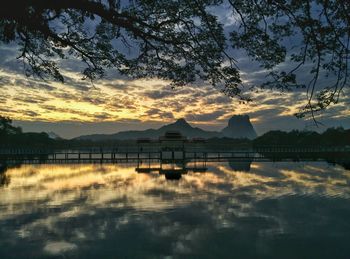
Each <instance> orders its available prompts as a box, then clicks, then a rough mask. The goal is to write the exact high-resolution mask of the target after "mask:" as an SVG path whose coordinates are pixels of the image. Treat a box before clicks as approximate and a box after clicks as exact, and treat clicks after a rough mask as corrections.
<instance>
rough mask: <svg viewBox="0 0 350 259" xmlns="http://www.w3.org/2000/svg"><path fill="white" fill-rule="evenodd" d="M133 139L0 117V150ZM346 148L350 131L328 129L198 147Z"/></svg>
mask: <svg viewBox="0 0 350 259" xmlns="http://www.w3.org/2000/svg"><path fill="white" fill-rule="evenodd" d="M136 145H137V143H136V140H104V141H92V140H76V139H75V140H74V139H73V140H66V139H52V138H50V137H49V135H48V134H47V133H45V132H42V133H23V132H22V129H21V128H20V127H14V126H13V125H12V120H11V119H10V118H7V117H2V116H0V148H7V147H11V148H22V147H23V148H62V149H63V148H65V149H67V148H68V149H74V148H93V147H102V148H115V147H131V146H133V147H135V146H136ZM280 145H283V146H346V145H349V146H350V129H347V130H345V129H343V128H341V127H339V128H329V129H327V130H326V131H325V132H323V133H317V132H314V131H298V130H293V131H290V132H284V131H279V130H278V131H269V132H267V133H265V134H264V135H262V136H260V137H258V138H256V139H255V140H249V139H230V138H212V139H208V140H206V141H205V143H203V144H200V145H199V146H202V147H203V148H210V149H232V148H236V149H244V148H250V147H252V146H280Z"/></svg>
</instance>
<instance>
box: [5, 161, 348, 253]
mask: <svg viewBox="0 0 350 259" xmlns="http://www.w3.org/2000/svg"><path fill="white" fill-rule="evenodd" d="M0 176H1V181H0V183H1V185H2V186H1V187H0V248H1V249H0V258H12V257H13V258H31V257H32V258H40V257H58V258H62V257H65V258H72V257H77V258H78V257H79V258H126V257H127V258H164V257H169V258H193V257H196V258H198V257H200V258H256V257H258V258H349V256H350V248H349V243H350V188H349V186H350V171H347V170H345V169H343V168H342V167H340V166H330V165H328V164H327V163H323V162H313V163H287V162H286V163H252V164H249V163H247V164H244V163H236V162H230V163H228V162H227V163H212V164H209V165H208V171H207V172H204V173H203V172H202V173H193V172H192V173H191V172H189V173H188V174H186V175H183V176H182V178H181V179H180V180H179V181H167V180H166V179H165V178H164V176H162V175H159V174H157V173H149V174H141V173H136V172H135V165H93V164H81V165H22V166H17V167H13V168H8V169H7V170H6V171H5V172H4V173H2V174H1V175H0Z"/></svg>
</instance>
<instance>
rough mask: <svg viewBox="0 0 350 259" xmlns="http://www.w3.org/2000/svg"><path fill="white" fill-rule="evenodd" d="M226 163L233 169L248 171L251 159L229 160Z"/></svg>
mask: <svg viewBox="0 0 350 259" xmlns="http://www.w3.org/2000/svg"><path fill="white" fill-rule="evenodd" d="M228 164H229V166H230V168H231V169H232V170H233V171H241V172H249V171H250V165H251V164H252V161H230V162H229V163H228Z"/></svg>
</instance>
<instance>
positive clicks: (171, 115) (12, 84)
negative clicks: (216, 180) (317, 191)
mask: <svg viewBox="0 0 350 259" xmlns="http://www.w3.org/2000/svg"><path fill="white" fill-rule="evenodd" d="M217 12H221V10H217ZM223 14H224V13H223ZM221 19H223V21H222V22H223V23H224V24H225V26H226V27H227V26H229V25H230V23H231V22H232V19H233V18H232V17H230V16H229V15H226V14H225V15H222V16H221ZM235 54H236V55H235V56H236V57H238V58H237V60H238V65H239V67H240V69H241V76H242V79H243V82H244V83H245V84H247V85H249V84H250V83H252V82H254V81H257V80H262V79H263V78H264V77H265V75H266V71H265V70H264V69H262V68H261V67H260V66H259V65H258V64H256V63H255V62H253V61H252V60H251V59H250V58H248V57H247V56H245V55H244V53H243V52H241V51H238V53H235ZM18 55H19V50H18V46H16V45H15V44H4V43H0V56H1V59H0V103H1V105H0V115H3V116H9V117H10V118H12V119H13V120H14V124H15V125H18V126H21V127H22V128H23V130H24V131H34V132H42V131H45V132H51V131H53V132H55V133H56V134H58V135H60V136H61V137H64V138H73V137H76V136H80V135H87V134H94V133H116V132H119V131H124V130H142V129H147V128H159V127H161V126H162V125H164V124H168V123H172V122H174V121H175V120H176V119H179V118H185V119H186V120H187V121H188V122H189V123H190V124H191V125H192V126H196V127H200V128H203V129H206V130H221V129H222V128H224V127H225V126H226V125H227V123H228V120H229V118H230V117H231V116H233V115H238V114H248V115H249V116H250V120H251V122H252V123H253V126H254V128H255V129H256V131H257V133H258V134H259V135H261V134H263V133H265V132H267V131H269V130H286V131H289V130H292V129H299V130H305V129H308V130H317V131H323V130H325V129H326V128H328V127H337V126H343V127H344V128H350V119H349V118H350V109H349V103H350V100H349V91H348V90H349V89H347V90H346V92H345V93H344V95H343V97H342V98H341V99H340V102H339V103H338V104H337V105H334V106H332V107H331V108H330V109H327V110H326V111H324V112H322V113H320V114H317V115H316V119H317V120H318V121H320V122H321V123H323V125H320V126H319V127H316V125H315V123H314V122H313V121H312V120H310V119H297V118H296V117H295V116H294V114H295V113H296V112H298V111H299V109H300V108H302V107H303V106H304V105H305V101H306V93H305V92H304V91H297V92H284V93H281V92H278V91H271V90H264V91H262V90H261V91H257V92H256V91H249V90H247V91H249V94H250V95H251V96H252V99H253V101H252V102H251V103H248V104H242V103H241V102H239V100H237V99H235V98H229V97H227V96H225V95H224V94H223V93H222V92H221V91H220V90H219V89H216V88H214V87H212V86H210V85H206V84H204V83H203V84H197V85H187V86H183V87H178V88H175V89H172V88H171V87H170V86H169V82H166V81H162V80H157V79H147V78H145V79H137V80H134V79H130V78H126V77H122V76H120V75H118V74H117V73H115V71H113V70H109V71H107V74H106V76H105V77H104V78H103V79H100V80H96V81H95V82H94V83H93V84H92V83H91V82H89V81H85V80H82V79H81V77H82V76H81V74H79V69H78V68H79V64H78V63H77V62H76V61H75V60H74V59H71V60H65V61H63V62H61V63H60V65H61V67H62V70H63V72H64V73H63V74H64V76H65V83H64V84H62V83H58V82H55V81H50V80H48V81H44V80H38V79H35V78H32V77H26V76H25V72H24V69H23V66H22V63H21V61H19V60H17V59H16V57H17V56H18ZM282 66H288V62H286V63H284V64H282ZM304 76H305V77H307V75H304ZM330 80H332V78H331V79H330Z"/></svg>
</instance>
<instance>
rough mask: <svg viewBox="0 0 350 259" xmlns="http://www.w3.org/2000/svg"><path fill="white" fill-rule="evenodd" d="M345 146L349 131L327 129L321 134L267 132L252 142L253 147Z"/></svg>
mask: <svg viewBox="0 0 350 259" xmlns="http://www.w3.org/2000/svg"><path fill="white" fill-rule="evenodd" d="M268 145H277V146H278V145H286V146H346V145H350V129H347V130H345V129H343V128H342V127H339V128H329V129H327V130H326V131H325V132H323V133H317V132H314V131H298V130H292V131H290V132H284V131H279V130H276V131H269V132H267V133H265V134H264V135H262V136H260V137H258V138H256V139H255V140H254V146H268Z"/></svg>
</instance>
